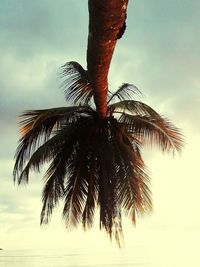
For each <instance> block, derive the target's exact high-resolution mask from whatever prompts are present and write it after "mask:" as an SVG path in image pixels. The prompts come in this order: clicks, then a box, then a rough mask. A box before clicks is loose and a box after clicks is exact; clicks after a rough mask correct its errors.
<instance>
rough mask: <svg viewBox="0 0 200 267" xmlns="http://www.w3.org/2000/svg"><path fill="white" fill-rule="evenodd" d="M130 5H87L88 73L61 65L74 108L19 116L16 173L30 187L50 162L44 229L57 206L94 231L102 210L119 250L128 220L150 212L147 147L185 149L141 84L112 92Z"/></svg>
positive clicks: (70, 221)
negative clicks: (115, 56)
mask: <svg viewBox="0 0 200 267" xmlns="http://www.w3.org/2000/svg"><path fill="white" fill-rule="evenodd" d="M127 2H128V1H127V0H116V1H105V0H102V1H96V0H93V1H91V0H89V13H90V24H89V37H88V51H87V63H88V67H87V70H84V69H83V67H82V66H81V65H80V64H79V63H77V62H68V63H66V64H65V65H63V67H62V75H63V78H64V80H63V86H64V88H65V96H66V100H67V101H70V102H71V103H72V106H67V107H60V108H53V109H52V108H51V109H45V110H30V111H25V112H24V113H23V114H22V115H21V121H20V125H21V134H22V137H21V139H20V141H19V146H18V148H17V151H16V155H15V158H16V162H15V166H14V172H13V174H14V180H15V181H17V182H18V184H21V183H28V179H29V172H30V171H31V170H34V171H40V168H41V166H42V165H43V164H45V163H49V164H50V165H49V167H48V169H47V171H46V173H45V176H44V179H45V185H44V189H43V194H42V200H43V207H42V211H41V224H43V223H48V222H49V219H50V217H51V214H52V211H53V209H54V208H55V207H56V206H57V205H58V204H59V201H63V204H64V207H63V218H64V220H65V222H66V225H67V226H71V225H73V226H77V225H78V224H79V223H82V225H83V227H84V229H88V228H90V227H91V226H92V225H93V220H94V214H95V209H96V208H99V214H100V228H103V229H105V231H106V232H107V233H108V234H109V236H110V238H113V237H114V238H115V239H116V241H117V242H118V244H119V245H120V244H121V240H122V238H123V232H122V215H123V214H126V215H127V216H129V217H130V218H131V220H132V221H133V223H135V220H136V215H137V214H143V213H145V212H148V211H150V210H151V208H152V202H151V192H150V190H149V187H148V184H149V177H148V175H147V171H146V167H145V164H144V162H143V159H142V156H141V148H142V147H143V146H144V145H145V144H157V145H158V146H159V147H160V148H161V150H162V151H167V152H169V151H172V152H174V151H176V150H177V151H179V150H180V148H181V145H182V138H181V134H180V133H179V130H178V129H177V128H176V127H175V126H174V125H173V124H171V123H170V122H169V121H168V120H167V119H165V118H163V117H162V116H160V115H159V114H158V113H157V112H156V111H154V110H153V109H152V108H151V107H149V106H148V105H146V104H144V103H142V102H140V101H137V100H136V99H135V96H136V95H137V94H140V91H139V90H138V89H137V87H136V86H134V85H131V84H127V83H126V84H122V86H120V87H119V88H118V89H117V90H116V92H115V93H111V92H109V91H108V82H107V76H108V70H109V66H110V61H111V58H112V53H113V51H114V47H115V44H116V40H117V38H118V37H120V35H122V34H123V30H124V28H125V26H124V25H125V17H126V6H127ZM105 3H107V6H104V5H105ZM110 10H112V11H113V12H110ZM94 14H95V15H96V16H95V17H94ZM111 15H112V16H111ZM112 21H113V24H110V23H111V22H112ZM97 22H101V23H100V24H99V23H97ZM116 23H118V24H116ZM100 25H101V26H100ZM105 25H107V26H106V27H104V26H105ZM112 25H113V26H112ZM116 25H117V27H116ZM108 26H109V27H108ZM116 29H117V30H116ZM133 97H134V98H133Z"/></svg>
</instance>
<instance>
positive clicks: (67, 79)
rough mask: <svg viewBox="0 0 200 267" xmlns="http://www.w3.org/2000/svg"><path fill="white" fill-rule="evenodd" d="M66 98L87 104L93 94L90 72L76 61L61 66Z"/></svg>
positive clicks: (76, 102) (75, 102)
mask: <svg viewBox="0 0 200 267" xmlns="http://www.w3.org/2000/svg"><path fill="white" fill-rule="evenodd" d="M61 77H62V78H63V82H62V84H61V86H62V87H63V88H64V90H65V91H64V92H65V97H66V100H71V101H72V102H73V103H74V104H81V105H86V104H88V103H89V101H90V99H91V97H92V96H93V91H92V87H91V85H90V82H89V77H88V73H87V71H86V70H84V69H83V67H82V66H81V65H80V64H79V63H77V62H75V61H71V62H67V63H65V64H64V65H63V66H62V67H61Z"/></svg>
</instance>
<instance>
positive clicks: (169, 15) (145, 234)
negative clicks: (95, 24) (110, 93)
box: [0, 0, 200, 267]
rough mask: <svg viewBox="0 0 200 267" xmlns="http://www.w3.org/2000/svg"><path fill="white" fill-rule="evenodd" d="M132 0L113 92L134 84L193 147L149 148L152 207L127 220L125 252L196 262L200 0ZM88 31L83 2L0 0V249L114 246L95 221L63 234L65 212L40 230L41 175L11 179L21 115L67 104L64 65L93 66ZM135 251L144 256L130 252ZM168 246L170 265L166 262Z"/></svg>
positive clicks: (152, 259)
mask: <svg viewBox="0 0 200 267" xmlns="http://www.w3.org/2000/svg"><path fill="white" fill-rule="evenodd" d="M129 2H130V3H129V5H128V16H127V29H126V32H125V35H124V36H123V38H122V39H120V40H119V42H118V44H117V46H116V50H115V53H114V57H113V60H112V64H111V70H110V76H109V83H110V89H111V90H114V89H116V88H117V87H118V86H119V85H120V84H121V83H123V82H128V83H134V84H135V85H136V86H138V87H139V89H140V90H141V91H142V92H143V93H144V95H145V97H144V98H143V99H142V101H144V102H145V103H147V104H149V105H152V107H153V108H154V109H155V110H157V111H158V112H160V113H161V114H163V115H165V116H166V117H167V118H169V119H170V120H171V121H173V123H174V124H175V125H176V126H177V127H179V128H181V129H182V131H183V133H184V136H185V140H186V145H185V147H184V149H183V151H182V154H181V155H180V156H178V155H177V156H175V157H174V158H173V157H172V155H162V154H161V152H158V150H157V149H152V150H149V149H145V151H144V158H145V160H146V162H147V165H148V167H149V170H150V173H151V178H152V185H151V189H152V192H153V203H154V211H153V213H152V214H151V215H148V216H146V217H144V218H139V219H138V223H137V227H136V228H131V227H130V225H129V223H128V222H127V221H126V220H125V221H124V222H125V242H126V247H125V249H124V250H123V251H125V252H126V253H128V254H126V258H127V257H130V259H132V258H134V257H137V258H138V260H141V259H142V256H143V255H144V254H145V261H147V262H154V263H157V264H158V266H170V267H171V266H181V267H183V266H189V265H191V266H198V265H199V264H200V260H199V259H198V256H199V255H198V254H199V251H198V246H199V242H200V205H199V203H200V196H199V195H200V194H199V188H200V172H199V166H198V165H199V149H200V137H199V136H200V77H199V70H200V46H199V44H200V31H199V29H200V2H199V1H198V0H193V1H189V0H182V1H180V0H177V1H174V0H168V1H156V0H152V1H149V0H143V1H139V0H138V1H133V0H130V1H129ZM87 33H88V10H87V1H86V0H76V1H74V0H57V1H53V0H49V1H47V0H35V1H30V0H0V247H4V248H6V249H14V248H20V249H23V248H36V247H46V248H48V247H52V248H54V246H55V245H56V246H59V247H61V248H63V249H64V248H66V247H67V248H72V247H74V248H77V247H81V246H82V247H83V246H84V247H86V248H87V247H90V246H91V244H94V243H95V246H96V247H97V249H98V251H101V250H103V249H104V250H105V248H106V250H107V251H111V250H112V249H113V247H115V245H111V244H110V242H109V241H108V240H107V239H106V238H105V235H104V234H103V233H100V232H99V230H98V227H97V228H95V230H93V231H91V232H89V233H83V232H82V231H81V230H78V231H73V232H69V231H66V230H65V229H64V226H63V223H62V222H61V216H60V213H59V210H58V211H57V212H55V213H54V215H53V218H52V223H51V224H50V225H49V226H48V227H45V228H42V229H41V228H40V226H39V215H40V208H41V196H40V195H41V190H42V182H41V180H42V177H41V175H35V174H34V173H33V174H32V175H31V179H30V180H31V181H30V184H29V185H28V186H27V187H26V188H24V187H23V188H18V187H17V186H14V185H13V181H12V168H13V157H14V153H15V149H16V147H17V141H18V139H19V133H18V127H17V115H18V114H19V113H20V112H21V111H23V110H25V109H37V108H50V107H57V106H63V105H67V103H66V102H65V100H64V95H63V92H62V90H61V89H60V88H59V85H60V81H59V78H58V72H59V67H60V66H61V65H62V64H64V63H65V62H67V61H72V60H73V61H78V62H79V63H81V64H82V65H83V66H84V67H85V66H86V60H85V58H86V48H87ZM97 226H98V222H97ZM83 240H84V241H83ZM96 240H98V242H95V241H96ZM131 249H134V251H136V252H137V253H135V254H134V255H133V253H129V252H130V251H131ZM166 251H167V255H168V257H167V259H165V262H166V265H164V264H162V265H159V262H162V263H163V258H164V257H166ZM125 252H123V253H125ZM127 255H128V256H127ZM172 258H173V263H172V262H171V263H170V261H171V259H172ZM191 262H192V263H191ZM173 264H174V265H173ZM154 266H155V265H154Z"/></svg>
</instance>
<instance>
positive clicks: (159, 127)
mask: <svg viewBox="0 0 200 267" xmlns="http://www.w3.org/2000/svg"><path fill="white" fill-rule="evenodd" d="M119 121H120V122H121V123H123V124H124V125H125V126H126V129H127V131H128V132H129V134H131V135H133V136H135V137H136V138H137V139H138V140H140V141H141V142H142V143H143V144H151V145H152V144H154V145H158V146H159V147H160V148H161V150H162V151H167V152H169V151H172V152H175V151H178V152H179V151H180V150H181V148H182V145H183V137H182V135H181V133H180V130H179V129H178V128H176V127H175V126H174V125H173V124H172V123H171V122H170V121H168V120H167V119H165V118H162V117H159V118H155V117H153V118H152V117H150V116H139V115H130V114H126V113H122V115H121V117H120V118H119Z"/></svg>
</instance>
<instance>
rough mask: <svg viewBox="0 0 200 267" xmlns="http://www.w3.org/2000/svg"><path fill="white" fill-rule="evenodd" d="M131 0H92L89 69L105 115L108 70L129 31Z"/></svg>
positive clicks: (103, 116) (102, 113) (100, 111)
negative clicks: (119, 44)
mask: <svg viewBox="0 0 200 267" xmlns="http://www.w3.org/2000/svg"><path fill="white" fill-rule="evenodd" d="M127 4H128V0H89V1H88V6H89V34H88V48H87V69H88V74H89V78H90V82H91V84H92V87H93V90H94V101H95V105H96V109H97V112H98V114H99V116H100V117H101V118H105V117H106V115H107V93H108V72H109V67H110V62H111V59H112V55H113V51H114V48H115V45H116V42H117V39H119V38H120V37H121V36H122V35H123V32H124V30H125V20H126V9H127Z"/></svg>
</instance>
